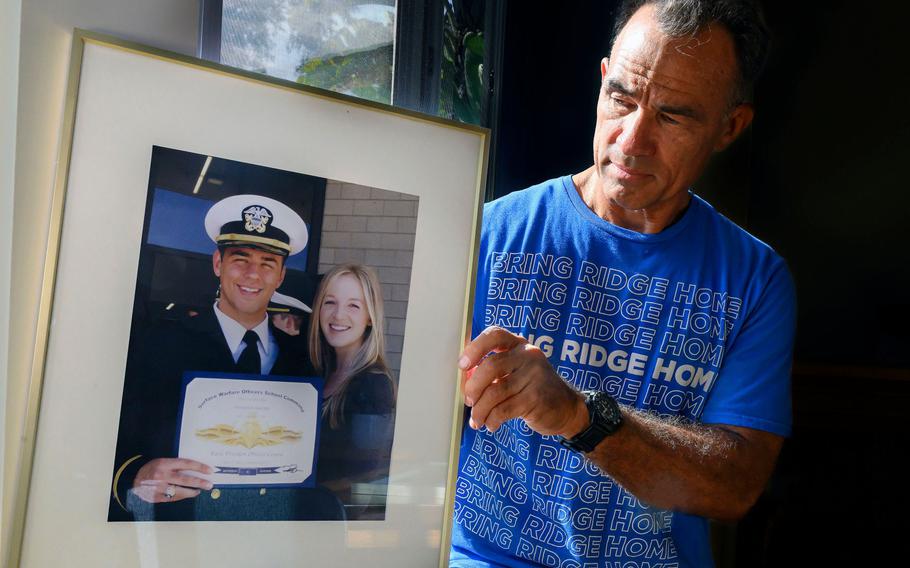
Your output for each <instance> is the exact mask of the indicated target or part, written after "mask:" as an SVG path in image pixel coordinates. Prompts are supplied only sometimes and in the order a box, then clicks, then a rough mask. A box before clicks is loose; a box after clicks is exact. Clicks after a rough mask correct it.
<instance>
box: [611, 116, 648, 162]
mask: <svg viewBox="0 0 910 568" xmlns="http://www.w3.org/2000/svg"><path fill="white" fill-rule="evenodd" d="M620 128H621V131H620V133H619V136H617V138H616V143H617V144H618V145H619V149H620V151H621V152H622V153H623V154H625V155H626V156H650V155H651V154H653V153H654V119H653V118H652V117H650V116H649V115H648V113H646V112H644V111H642V109H640V108H639V109H638V110H636V111H635V112H633V113H630V114H628V115H627V116H626V117H625V119H624V120H623V121H622V123H621V126H620Z"/></svg>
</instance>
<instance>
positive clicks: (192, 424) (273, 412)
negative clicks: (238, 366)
mask: <svg viewBox="0 0 910 568" xmlns="http://www.w3.org/2000/svg"><path fill="white" fill-rule="evenodd" d="M184 380H185V387H184V395H183V403H182V407H181V415H180V419H179V420H180V422H179V424H178V432H179V434H178V438H177V451H176V454H177V456H178V457H180V458H187V459H192V460H196V461H198V462H201V463H205V464H208V465H210V466H211V467H212V468H213V470H214V471H213V473H211V474H210V475H205V476H204V477H205V478H206V479H208V480H209V481H211V482H212V483H213V484H214V485H215V486H231V485H256V486H264V485H295V486H302V487H309V486H313V485H314V483H313V475H312V474H313V471H314V463H315V459H316V453H317V450H316V445H317V440H318V435H319V433H318V427H319V399H320V395H319V389H318V386H319V384H318V382H315V383H314V382H311V381H310V380H305V379H296V378H295V379H292V378H289V377H288V378H284V377H274V376H270V377H258V376H245V375H225V374H218V373H187V374H186V376H185V378H184Z"/></svg>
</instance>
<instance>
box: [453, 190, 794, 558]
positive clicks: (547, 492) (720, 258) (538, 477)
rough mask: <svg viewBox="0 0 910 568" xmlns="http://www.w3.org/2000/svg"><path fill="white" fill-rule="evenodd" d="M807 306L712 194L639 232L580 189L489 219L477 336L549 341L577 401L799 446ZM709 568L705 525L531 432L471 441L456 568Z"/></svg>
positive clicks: (517, 425)
mask: <svg viewBox="0 0 910 568" xmlns="http://www.w3.org/2000/svg"><path fill="white" fill-rule="evenodd" d="M794 322H795V297H794V291H793V285H792V281H791V278H790V275H789V272H788V270H787V268H786V265H785V263H784V261H783V260H782V259H781V258H780V257H779V256H778V255H777V254H776V253H775V252H774V251H773V250H771V248H770V247H769V246H767V245H766V244H764V243H762V242H761V241H759V240H758V239H756V238H755V237H753V236H751V235H749V234H748V233H746V232H745V231H744V230H742V229H741V228H739V227H738V226H736V225H735V224H734V223H733V222H731V221H730V220H728V219H726V218H725V217H723V216H722V215H720V214H719V213H717V212H716V211H715V210H714V209H713V208H712V207H711V206H710V205H708V204H707V203H706V202H705V201H703V200H702V199H700V198H699V197H698V196H696V195H692V196H691V201H690V205H689V207H688V209H687V210H686V211H685V213H684V214H683V216H682V217H681V218H680V219H679V220H678V221H677V222H676V223H675V224H673V225H671V226H670V227H668V228H666V229H665V230H663V231H662V232H660V233H657V234H641V233H637V232H634V231H630V230H627V229H623V228H621V227H617V226H616V225H613V224H611V223H609V222H607V221H604V220H603V219H601V218H600V217H598V216H597V215H596V214H595V213H594V212H593V211H591V210H590V209H589V208H588V207H587V206H586V205H585V203H584V202H583V201H582V199H581V197H580V196H579V194H578V192H577V190H576V189H575V186H574V184H573V182H572V178H571V177H570V176H566V177H564V178H560V179H556V180H551V181H548V182H546V183H543V184H541V185H537V186H534V187H531V188H529V189H526V190H524V191H521V192H517V193H513V194H511V195H508V196H506V197H504V198H502V199H499V200H497V201H495V202H493V203H490V204H488V205H487V206H486V208H485V209H484V220H483V232H482V237H481V243H480V254H479V267H478V280H477V294H476V304H475V310H474V324H473V329H474V334H477V333H479V332H480V331H481V330H483V329H484V328H486V327H487V326H490V325H498V326H500V327H503V328H505V329H508V330H510V331H512V332H515V333H520V334H521V335H523V336H524V337H526V338H527V339H528V340H529V341H531V342H533V343H535V344H536V345H538V346H539V347H540V348H541V349H542V350H543V351H544V353H545V354H546V355H547V357H548V358H549V361H550V363H551V364H552V365H553V368H554V369H556V371H557V372H558V373H559V375H561V376H562V377H563V378H565V380H567V381H568V382H570V383H572V384H573V385H575V387H576V388H578V389H579V390H601V391H606V392H607V393H609V394H610V395H612V396H613V397H614V398H615V399H616V400H617V401H619V403H620V404H624V405H628V406H632V407H635V408H638V409H642V410H646V411H649V412H652V413H655V414H658V415H660V416H664V417H674V418H676V419H680V420H682V421H687V422H699V423H706V424H729V425H734V426H744V427H748V428H755V429H759V430H765V431H768V432H773V433H775V434H780V435H784V436H786V435H788V434H789V433H790V380H789V377H790V363H791V358H792V343H793V333H794V327H795V326H794ZM488 565H491V566H500V565H501V566H538V565H543V566H559V567H560V568H593V567H606V568H620V567H621V568H631V567H646V566H647V567H648V568H658V567H677V566H679V567H682V566H693V567H695V566H697V567H704V566H711V565H713V561H712V559H711V550H710V542H709V534H708V523H707V520H706V519H703V518H701V517H696V516H693V515H687V514H683V513H679V512H672V511H663V510H659V509H655V508H653V507H649V506H647V505H645V504H643V503H641V502H640V501H639V500H638V499H636V498H635V497H634V496H632V495H631V494H630V493H629V492H627V491H625V490H624V489H623V488H622V487H620V486H619V485H618V484H616V483H614V482H613V480H612V479H610V478H609V477H608V476H606V475H605V474H604V473H603V472H601V471H600V470H599V469H598V468H597V467H596V466H594V464H593V463H591V462H589V461H587V460H586V459H584V457H583V456H581V455H579V454H577V453H574V452H572V451H570V450H568V449H566V448H563V447H562V446H560V445H559V441H558V439H557V438H556V437H554V436H541V435H538V434H536V433H535V432H532V431H531V430H530V429H529V428H528V427H527V425H526V424H525V423H524V422H523V421H522V420H520V419H514V420H510V421H508V422H506V423H505V424H504V425H503V426H502V427H501V428H500V429H499V430H497V431H496V432H495V433H494V432H489V431H486V430H485V429H484V430H481V431H474V430H472V429H470V428H465V432H464V436H463V438H462V445H461V457H460V460H459V477H458V481H457V483H456V493H455V523H454V528H453V536H452V554H451V566H453V567H458V566H488Z"/></svg>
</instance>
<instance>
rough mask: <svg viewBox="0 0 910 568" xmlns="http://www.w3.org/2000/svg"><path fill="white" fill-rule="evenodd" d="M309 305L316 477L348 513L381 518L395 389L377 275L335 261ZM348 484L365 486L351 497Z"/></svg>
mask: <svg viewBox="0 0 910 568" xmlns="http://www.w3.org/2000/svg"><path fill="white" fill-rule="evenodd" d="M313 311H314V313H313V317H311V319H310V329H309V352H310V358H311V361H312V363H313V366H314V368H315V369H316V371H317V372H318V373H321V374H322V376H323V377H324V378H325V386H324V389H323V401H322V422H321V424H320V428H321V431H320V441H319V458H318V462H317V481H318V483H319V484H321V485H323V486H325V487H327V488H328V489H330V490H332V491H333V492H334V493H335V494H336V495H337V496H338V497H339V499H341V501H342V503H344V504H345V508H346V509H347V513H348V518H349V519H358V518H361V519H363V518H376V517H378V518H382V516H383V515H384V510H385V507H384V503H385V493H386V484H387V482H388V473H389V458H390V453H391V448H392V430H393V424H394V413H395V394H396V393H395V391H396V388H395V381H394V380H393V378H392V373H391V371H389V368H388V365H387V364H386V362H385V337H384V334H383V324H384V317H383V311H384V310H383V302H382V290H381V289H380V285H379V280H378V278H377V277H376V273H375V272H374V271H373V269H371V268H369V267H366V266H362V265H359V264H343V265H339V266H336V267H335V268H333V269H332V270H330V271H329V272H328V273H326V274H325V276H323V278H322V282H321V283H320V285H319V289H318V290H317V291H316V297H315V299H314V301H313ZM354 484H358V485H357V486H358V487H364V488H366V487H369V489H368V490H366V491H365V492H364V493H363V494H361V495H355V494H354V492H353V491H352V487H353V486H354ZM357 505H363V506H362V507H358V506H357ZM368 505H374V506H373V507H370V506H368Z"/></svg>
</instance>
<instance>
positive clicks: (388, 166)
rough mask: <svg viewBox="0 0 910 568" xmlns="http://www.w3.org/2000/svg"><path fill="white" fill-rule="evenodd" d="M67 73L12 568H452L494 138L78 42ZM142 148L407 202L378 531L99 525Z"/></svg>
mask: <svg viewBox="0 0 910 568" xmlns="http://www.w3.org/2000/svg"><path fill="white" fill-rule="evenodd" d="M73 60H74V62H75V63H74V64H73V65H74V67H73V69H74V70H75V72H72V73H71V78H70V80H71V82H72V81H73V80H74V78H75V79H76V80H78V98H77V99H76V100H77V101H78V103H77V106H76V107H75V115H74V116H73V120H74V126H73V131H72V138H71V157H70V159H69V161H67V152H66V151H65V149H66V147H67V144H68V143H69V141H70V140H69V139H68V136H69V135H70V133H69V131H68V130H67V129H68V128H69V127H70V125H69V124H67V125H64V136H63V138H64V142H63V145H64V150H61V160H60V163H59V164H58V165H57V167H58V168H61V169H62V171H63V172H64V173H65V172H66V171H67V170H66V167H67V165H68V166H69V170H68V172H69V174H68V176H61V175H58V187H57V188H56V191H57V196H58V198H59V197H60V196H61V195H62V194H63V192H64V191H65V203H64V207H65V213H64V214H63V216H62V217H63V218H62V229H60V231H61V232H60V246H59V251H58V250H57V249H56V248H55V242H54V239H53V235H54V227H52V230H51V235H52V238H51V243H50V245H49V255H50V257H51V258H52V260H56V261H57V272H56V283H55V284H54V286H53V289H52V294H51V295H48V294H47V290H45V294H44V295H45V297H46V298H52V306H53V308H52V311H51V312H49V313H50V319H49V320H46V329H45V330H44V333H47V335H46V342H47V343H46V345H47V353H46V357H44V359H43V362H44V365H43V375H42V374H41V369H40V368H39V369H38V371H37V375H36V376H37V377H38V379H37V385H36V384H35V382H36V380H35V379H33V385H32V388H33V389H35V388H39V389H43V392H42V395H41V398H40V421H38V425H37V432H36V433H35V446H34V455H33V461H32V462H31V463H32V464H33V465H32V466H31V476H30V484H29V489H28V491H27V496H28V500H27V508H25V506H23V507H22V508H23V509H25V514H24V518H25V520H24V525H21V526H20V528H21V530H22V531H24V536H23V539H22V541H21V542H22V545H21V551H20V552H21V553H20V554H19V558H20V561H21V564H20V565H21V566H25V567H44V566H91V567H101V566H111V567H114V566H116V567H128V566H142V567H143V568H151V567H157V566H167V567H175V566H201V567H206V566H211V567H218V568H221V567H224V566H240V565H243V566H286V565H290V564H293V565H301V566H303V565H306V566H359V565H363V566H376V567H379V566H395V567H398V566H435V565H438V564H444V563H445V560H444V558H445V557H446V556H447V553H446V549H447V547H448V542H447V538H446V535H447V534H448V526H447V523H448V521H447V517H448V516H449V515H450V514H451V511H450V510H449V508H450V506H451V505H450V498H451V495H450V494H449V495H447V491H451V490H452V489H451V486H449V484H450V481H451V479H452V471H453V468H454V465H455V464H453V463H452V461H453V460H455V459H457V448H455V447H454V444H453V442H454V440H456V439H457V435H458V433H459V432H460V429H459V428H460V426H459V421H458V420H457V419H456V417H457V416H458V415H459V411H460V408H461V406H460V402H459V400H458V397H457V389H456V387H457V384H456V383H457V380H458V374H457V372H456V368H455V365H456V359H457V355H458V352H459V350H460V348H461V345H462V343H463V341H464V338H465V335H466V333H467V324H466V318H467V314H468V304H469V301H470V298H471V296H472V294H471V287H472V286H473V274H474V272H473V264H474V259H475V254H476V244H475V240H476V235H477V224H478V223H479V211H480V206H481V203H482V194H483V179H484V176H485V172H486V157H487V144H488V133H487V131H486V130H484V129H480V128H473V127H459V126H455V125H454V124H451V123H447V122H446V121H441V120H433V119H429V118H421V117H419V116H417V115H414V114H406V113H401V112H397V111H394V110H392V109H391V108H390V107H384V106H382V105H375V104H361V103H357V102H354V101H352V100H351V99H346V98H344V97H338V96H333V95H331V94H327V93H325V92H321V91H318V90H313V89H305V88H295V87H293V86H292V85H291V84H289V83H285V84H282V83H281V82H279V81H273V80H268V79H265V78H261V79H258V80H257V78H256V76H254V75H252V74H248V73H242V72H238V73H232V72H228V71H226V70H225V69H224V68H221V67H219V66H216V65H213V64H209V63H204V62H195V61H194V60H190V59H189V58H185V57H180V56H175V55H173V54H166V53H163V52H158V51H155V50H150V49H147V48H144V47H142V46H136V45H134V44H130V43H128V42H122V41H120V40H116V39H113V38H107V37H105V36H100V35H96V34H91V33H86V32H77V33H76V36H75V38H74V52H73ZM80 60H81V78H80V73H79V69H80V68H79V63H80ZM75 89H76V88H75V87H74V86H73V85H71V87H70V95H69V97H74V96H75V93H76V90H75ZM70 102H71V101H70ZM154 145H158V146H165V147H168V148H178V149H181V150H184V151H189V152H197V153H200V154H208V155H215V156H218V157H221V158H227V159H231V160H237V161H240V162H244V163H248V164H256V165H261V166H268V167H271V168H278V169H281V170H288V171H294V172H300V173H306V174H308V175H313V176H320V177H325V178H329V179H337V180H342V181H345V182H350V183H354V184H360V185H364V186H370V187H377V188H382V189H386V190H391V191H397V192H402V193H409V194H413V195H417V196H419V198H420V212H419V217H418V221H417V233H416V243H415V249H414V261H413V267H412V274H413V276H412V281H411V284H410V298H409V309H408V317H407V324H406V329H405V340H404V341H405V343H404V348H403V353H404V358H403V360H402V365H401V376H400V383H399V393H398V403H397V417H396V424H395V438H394V446H393V450H392V461H391V471H390V481H389V486H388V492H389V495H388V499H389V501H388V506H387V510H386V519H385V520H384V521H357V522H337V521H336V522H332V521H327V522H309V521H308V522H229V523H218V522H183V523H165V522H157V523H140V522H136V523H112V522H108V521H107V504H108V500H109V495H110V491H111V465H112V463H113V459H114V449H115V444H116V438H117V426H118V420H119V416H120V402H121V394H122V387H123V380H124V368H125V365H126V355H127V348H128V341H129V335H130V315H131V313H132V307H133V306H132V303H133V296H134V291H135V286H136V267H137V264H138V258H139V252H140V244H141V237H142V224H143V215H144V212H145V199H146V191H147V184H148V179H149V164H150V159H151V152H152V146H154ZM45 166H46V167H51V166H52V165H51V164H46V165H45ZM52 222H53V221H52ZM58 222H59V218H58ZM50 266H52V263H51V264H50ZM49 283H53V273H52V271H51V277H50V279H49V278H48V276H47V275H46V276H45V287H48V284H49ZM45 302H47V300H45ZM47 308H49V306H47V305H46V306H45V309H47ZM39 328H40V322H39ZM40 333H42V330H40V329H39V334H40ZM39 345H41V342H40V341H39ZM39 349H40V348H39ZM36 360H38V361H39V362H40V361H41V357H40V353H39V355H38V356H37V357H36ZM23 467H24V471H25V472H28V471H29V469H28V468H29V466H28V464H25V465H24V466H23ZM447 486H448V489H447ZM17 522H19V523H23V520H22V518H19V519H17Z"/></svg>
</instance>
